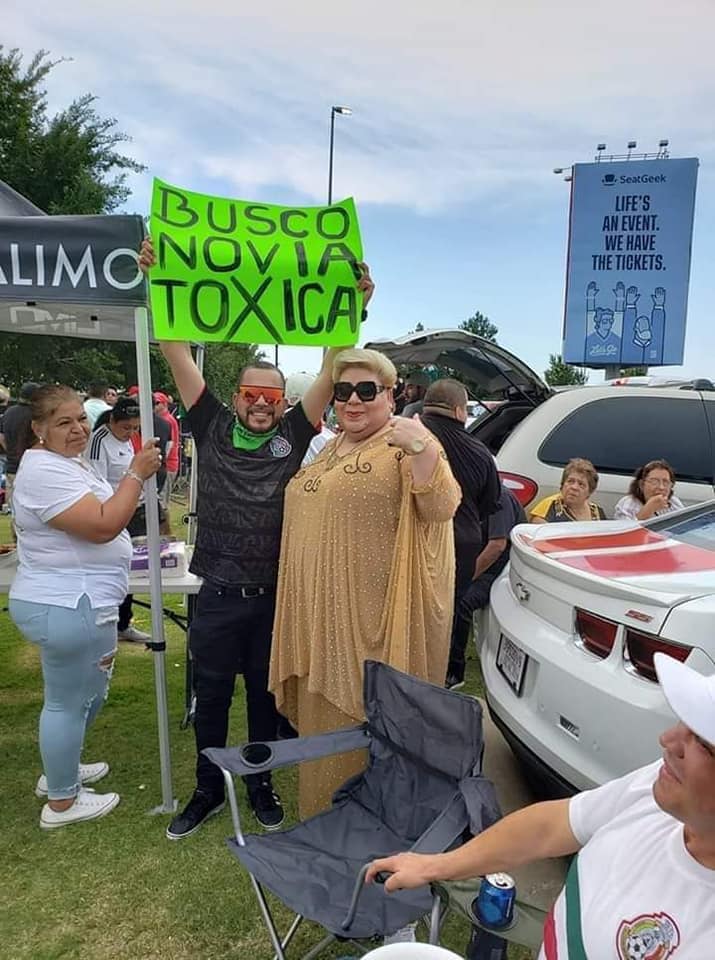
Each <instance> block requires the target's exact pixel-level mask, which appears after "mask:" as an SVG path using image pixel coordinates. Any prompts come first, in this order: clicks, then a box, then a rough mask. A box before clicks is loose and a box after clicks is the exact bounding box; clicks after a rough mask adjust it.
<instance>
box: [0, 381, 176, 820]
mask: <svg viewBox="0 0 715 960" xmlns="http://www.w3.org/2000/svg"><path fill="white" fill-rule="evenodd" d="M31 412H32V422H31V431H30V432H29V433H28V436H27V437H26V438H25V440H24V443H23V444H22V449H23V450H24V453H23V454H22V459H21V461H20V466H19V468H18V471H17V476H16V480H15V495H14V497H13V515H14V521H15V527H16V529H17V539H18V543H17V551H18V558H19V566H18V571H17V575H16V577H15V580H14V582H13V584H12V587H11V589H10V605H9V607H10V616H11V617H12V619H13V620H14V621H15V624H16V625H17V626H18V628H19V629H20V630H21V631H22V633H23V634H24V636H25V637H26V639H28V640H30V641H31V642H32V643H35V644H37V645H38V646H39V648H40V659H41V662H42V674H43V678H44V685H45V702H44V706H43V708H42V713H41V715H40V752H41V754H42V765H43V768H44V774H43V775H42V776H41V777H40V779H39V780H38V783H37V787H36V790H35V792H36V793H37V795H38V796H45V795H46V796H47V798H48V800H47V803H46V804H45V805H44V807H43V808H42V813H41V816H40V826H41V827H43V828H45V829H51V828H53V827H61V826H64V825H65V824H68V823H74V822H77V821H80V820H93V819H95V818H97V817H102V816H104V815H105V814H106V813H109V811H110V810H112V809H113V808H114V807H115V806H116V805H117V803H118V802H119V797H118V795H117V794H116V793H106V794H100V793H94V792H93V791H88V790H85V789H84V785H85V784H88V783H94V782H96V781H97V780H100V779H101V778H102V777H103V776H105V775H106V773H107V772H108V770H109V767H108V765H107V764H106V763H94V764H80V754H81V751H82V746H83V743H84V735H85V730H86V728H87V726H88V725H89V724H90V723H91V722H92V720H94V718H95V717H96V715H97V714H98V713H99V710H100V708H101V706H102V704H103V702H104V700H105V697H106V695H107V689H108V685H109V678H110V675H111V670H112V666H113V663H114V655H115V653H116V647H117V606H118V604H119V603H121V601H122V599H123V598H124V596H125V594H126V592H127V584H128V578H129V564H130V561H131V541H130V539H129V535H128V534H127V533H126V531H125V529H124V528H125V527H126V525H127V523H128V521H129V518H130V517H131V516H132V514H133V513H134V510H135V508H136V505H137V501H138V499H139V496H140V495H141V492H142V487H143V484H144V481H145V480H146V479H147V478H148V477H150V476H151V475H152V474H154V473H156V471H157V470H158V469H159V465H160V462H161V458H160V455H159V452H158V450H157V449H156V447H155V444H154V441H150V442H149V443H147V444H146V445H145V447H144V449H143V450H141V452H140V453H138V454H137V455H136V456H135V457H134V458H133V459H132V460H131V461H130V462H129V463H128V464H127V470H126V473H125V476H124V477H123V478H122V480H121V481H120V483H119V484H118V486H117V489H116V492H114V491H113V490H112V487H111V486H110V485H109V483H107V481H106V480H104V479H102V478H101V477H99V476H98V475H97V474H96V473H95V472H94V470H93V469H92V468H91V466H90V465H89V463H88V462H87V461H86V460H85V459H84V457H83V454H84V451H85V448H86V446H87V440H88V438H89V429H90V428H89V422H88V420H87V415H86V413H85V411H84V408H83V406H82V403H81V402H80V399H79V397H78V395H77V394H76V393H75V391H74V390H72V389H70V388H69V387H65V386H57V385H54V384H48V385H46V386H44V387H41V388H40V389H39V390H37V392H36V393H35V396H34V398H33V401H32V409H31ZM40 598H41V599H40Z"/></svg>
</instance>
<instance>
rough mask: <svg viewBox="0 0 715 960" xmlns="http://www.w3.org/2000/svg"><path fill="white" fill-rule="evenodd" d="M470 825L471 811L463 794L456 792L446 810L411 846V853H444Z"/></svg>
mask: <svg viewBox="0 0 715 960" xmlns="http://www.w3.org/2000/svg"><path fill="white" fill-rule="evenodd" d="M468 826H469V813H468V811H467V807H466V805H465V803H464V799H463V797H462V795H461V794H459V793H457V794H455V795H454V796H453V797H452V799H451V800H450V802H449V803H448V804H447V806H446V807H445V808H444V810H443V811H442V812H441V813H440V814H439V815H438V816H437V817H436V818H435V819H434V820H433V821H432V823H431V824H430V825H429V827H427V829H426V830H425V832H424V833H423V834H422V836H421V837H419V838H418V839H417V840H416V841H415V842H414V843H413V844H412V846H411V847H410V853H443V852H444V851H445V850H449V848H450V847H451V846H452V844H453V843H454V842H455V841H456V840H458V839H459V837H461V836H462V834H463V833H464V831H465V830H466V829H467V827H468Z"/></svg>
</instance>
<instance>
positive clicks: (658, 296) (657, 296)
mask: <svg viewBox="0 0 715 960" xmlns="http://www.w3.org/2000/svg"><path fill="white" fill-rule="evenodd" d="M651 299H652V300H653V306H654V307H664V306H665V287H656V288H655V290H654V292H653V293H652V294H651Z"/></svg>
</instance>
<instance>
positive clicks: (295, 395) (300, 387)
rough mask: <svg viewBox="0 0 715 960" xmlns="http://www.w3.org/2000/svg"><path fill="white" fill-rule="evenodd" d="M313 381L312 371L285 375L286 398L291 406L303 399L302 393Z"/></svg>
mask: <svg viewBox="0 0 715 960" xmlns="http://www.w3.org/2000/svg"><path fill="white" fill-rule="evenodd" d="M314 381H315V374H312V373H291V374H290V375H289V376H287V377H286V389H285V395H286V400H287V401H288V403H289V404H290V405H291V406H294V405H295V404H296V403H298V401H299V400H302V399H303V395H304V394H305V391H306V390H307V389H308V387H309V386H310V385H311V383H313V382H314Z"/></svg>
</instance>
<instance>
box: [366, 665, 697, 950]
mask: <svg viewBox="0 0 715 960" xmlns="http://www.w3.org/2000/svg"><path fill="white" fill-rule="evenodd" d="M655 666H656V671H657V674H658V679H659V681H660V684H661V686H662V688H663V693H664V694H665V697H666V699H667V701H668V703H669V704H670V707H671V709H672V710H673V712H674V713H675V715H676V717H677V718H678V720H679V721H680V722H679V723H677V724H676V726H674V727H671V728H670V729H669V730H666V732H665V733H663V734H662V736H661V737H660V745H661V747H662V748H663V759H662V760H658V761H656V762H655V763H653V764H649V765H648V766H646V767H642V768H641V769H639V770H636V771H634V772H633V773H631V774H628V775H627V776H625V777H621V778H620V779H618V780H613V781H611V782H610V783H606V784H604V785H603V786H602V787H597V788H596V789H595V790H588V791H585V792H584V793H580V794H577V795H576V796H575V797H572V798H571V799H569V800H555V801H550V802H547V803H536V804H533V805H532V806H530V807H525V808H524V809H523V810H518V811H517V812H516V813H512V814H511V815H510V816H508V817H505V818H504V819H503V820H500V821H499V822H498V823H497V824H495V825H494V826H493V827H491V828H490V829H489V830H485V831H484V833H482V834H480V835H479V836H477V837H475V838H474V839H473V840H471V841H470V842H469V843H467V844H465V845H464V846H463V847H459V848H458V849H456V850H453V851H451V852H449V853H445V854H437V855H427V856H422V855H419V854H413V853H401V854H398V855H397V856H395V857H387V858H385V859H382V860H375V861H374V862H373V863H372V864H371V866H370V870H369V872H368V880H372V879H373V878H374V877H375V875H376V874H377V873H380V872H388V873H391V874H392V876H390V877H389V878H388V879H387V881H386V883H385V888H386V889H387V890H389V891H393V890H400V889H406V888H412V887H418V886H421V885H422V884H425V883H430V882H431V881H433V880H458V879H467V878H469V877H476V876H483V875H484V874H487V873H493V872H496V871H500V870H504V871H509V870H512V869H514V868H516V867H519V866H521V865H522V864H525V863H530V862H531V861H533V860H541V859H545V858H547V857H559V856H565V855H568V854H572V853H576V854H578V855H577V856H576V857H574V860H573V861H572V864H571V868H570V870H569V874H568V877H567V880H566V883H565V885H564V888H563V890H562V891H561V893H560V894H559V896H558V898H557V900H556V903H555V904H554V906H553V908H552V910H551V912H550V913H549V916H548V918H547V920H546V924H545V926H544V942H543V946H542V948H541V952H540V954H539V958H540V960H669V958H671V957H672V958H673V960H706V958H708V957H714V956H715V674H713V675H711V676H707V677H706V676H703V675H701V674H699V673H696V672H695V670H693V669H691V668H690V667H688V666H686V665H685V664H683V663H680V662H679V661H677V660H675V659H673V658H671V657H667V656H665V655H664V654H661V653H657V654H656V655H655Z"/></svg>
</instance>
